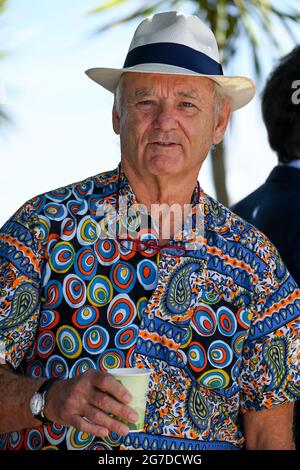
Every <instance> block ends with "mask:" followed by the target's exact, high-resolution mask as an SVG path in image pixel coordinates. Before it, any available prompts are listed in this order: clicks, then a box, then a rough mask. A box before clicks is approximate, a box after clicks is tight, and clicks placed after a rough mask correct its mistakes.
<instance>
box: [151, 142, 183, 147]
mask: <svg viewBox="0 0 300 470" xmlns="http://www.w3.org/2000/svg"><path fill="white" fill-rule="evenodd" d="M151 143H152V145H159V146H160V147H174V146H175V145H177V144H176V143H175V142H151Z"/></svg>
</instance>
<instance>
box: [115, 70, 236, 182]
mask: <svg viewBox="0 0 300 470" xmlns="http://www.w3.org/2000/svg"><path fill="white" fill-rule="evenodd" d="M122 81H123V82H122V103H121V113H120V116H119V115H118V113H117V111H116V109H115V108H114V111H113V125H114V130H115V132H116V133H117V134H120V141H121V154H122V161H124V160H125V161H126V163H127V164H129V165H130V166H131V167H133V168H135V169H136V170H137V171H138V173H140V174H145V172H146V173H150V174H152V175H175V174H185V172H189V171H193V170H195V171H197V172H198V171H199V168H200V167H201V165H202V163H203V161H204V159H205V157H206V155H207V153H208V151H209V149H210V147H211V145H212V144H214V143H218V142H219V141H220V140H222V138H223V134H224V132H225V128H226V125H227V122H228V118H229V114H230V105H228V106H229V107H228V112H227V113H226V116H224V117H223V118H222V119H220V115H219V116H215V113H214V105H215V92H214V84H213V82H212V81H211V80H209V79H208V78H206V77H201V78H199V77H189V76H185V77H182V76H180V75H162V74H140V73H126V74H125V75H124V76H123V77H122ZM220 114H221V113H220ZM225 121H226V122H225Z"/></svg>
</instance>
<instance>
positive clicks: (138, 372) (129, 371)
mask: <svg viewBox="0 0 300 470" xmlns="http://www.w3.org/2000/svg"><path fill="white" fill-rule="evenodd" d="M107 372H108V373H109V374H111V375H120V376H122V377H142V376H144V375H150V374H152V369H147V368H145V369H140V368H138V367H116V368H114V369H109V370H108V371H107Z"/></svg>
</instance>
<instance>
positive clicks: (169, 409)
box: [0, 170, 300, 450]
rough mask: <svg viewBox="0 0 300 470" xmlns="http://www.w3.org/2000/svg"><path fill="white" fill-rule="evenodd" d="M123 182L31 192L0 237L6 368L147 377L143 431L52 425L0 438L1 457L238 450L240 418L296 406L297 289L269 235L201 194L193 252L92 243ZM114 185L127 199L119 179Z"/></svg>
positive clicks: (0, 333)
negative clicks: (18, 452) (130, 371)
mask: <svg viewBox="0 0 300 470" xmlns="http://www.w3.org/2000/svg"><path fill="white" fill-rule="evenodd" d="M117 178H118V172H117V170H113V171H110V172H105V173H102V174H100V175H97V176H95V177H91V178H87V179H85V180H84V181H82V182H79V183H75V184H71V185H69V186H67V187H64V188H60V189H58V190H55V191H50V192H48V193H46V194H43V195H40V196H37V197H35V198H33V199H31V200H30V201H29V202H27V203H26V204H24V205H23V206H22V207H21V209H20V210H19V211H17V213H16V214H15V215H14V216H13V217H12V218H11V219H10V220H9V221H8V222H7V223H6V224H5V225H4V227H3V228H2V230H1V233H0V360H1V359H2V362H3V363H6V364H9V365H10V367H12V368H13V369H14V370H15V371H17V372H19V373H22V374H24V375H25V376H28V377H47V378H49V377H54V378H60V379H67V378H71V377H75V376H77V375H79V374H82V373H84V372H85V371H86V370H88V369H90V368H95V369H98V370H101V371H109V370H110V369H112V368H115V367H141V368H145V367H147V368H151V369H152V371H153V373H152V377H151V381H150V386H149V394H148V401H147V409H146V418H145V428H144V432H136V433H134V432H132V433H130V434H128V435H127V436H126V437H120V436H118V435H116V434H114V433H110V434H109V435H108V436H107V437H105V438H104V439H100V438H97V437H95V436H92V435H89V434H87V433H83V432H80V431H78V430H76V429H74V428H72V427H65V426H62V425H59V424H57V423H55V424H53V425H45V426H36V427H35V428H32V429H25V430H22V431H18V432H12V433H8V434H5V435H2V436H1V437H0V448H6V449H21V448H24V449H45V448H46V449H48V448H57V449H118V448H121V449H148V450H160V449H161V450H164V449H165V450H168V449H170V450H188V449H194V450H198V449H240V448H241V447H242V446H243V443H244V437H243V434H242V430H241V429H240V426H239V423H240V420H239V419H238V416H239V413H242V414H245V413H247V412H249V411H252V410H263V409H268V408H271V407H273V406H276V405H280V404H283V403H286V402H290V401H294V400H296V399H297V398H299V397H300V373H299V351H300V347H299V325H300V322H299V318H300V317H299V315H300V290H299V289H298V287H297V285H296V284H295V282H294V280H293V279H292V278H291V276H290V275H289V273H288V272H287V271H286V268H285V266H284V264H283V262H282V261H281V259H280V257H279V255H278V252H277V251H276V249H275V248H274V246H273V245H272V244H271V243H270V242H269V240H268V239H267V238H266V237H265V236H264V235H263V234H262V233H260V232H259V231H257V230H256V229H254V228H253V227H252V226H251V225H249V224H248V223H247V222H245V221H243V220H242V219H240V218H239V217H237V216H236V215H235V214H233V213H232V212H231V211H230V210H229V209H227V208H225V207H223V206H222V205H221V204H220V203H219V202H217V201H215V200H214V199H212V198H211V197H209V196H208V195H206V194H205V193H204V192H203V191H202V190H201V194H200V204H202V205H203V208H204V224H205V225H204V237H203V243H202V244H201V247H200V248H199V249H197V250H195V251H193V252H192V253H190V252H188V253H186V254H185V255H184V256H181V257H178V256H177V257H173V258H172V257H166V256H164V255H162V254H161V255H158V254H156V253H154V254H153V252H151V251H150V252H149V251H147V250H145V251H144V252H143V251H131V250H129V249H126V248H124V247H123V246H121V245H120V244H119V243H118V242H117V241H116V240H114V239H111V238H99V237H98V229H97V227H99V223H100V224H101V215H99V213H101V211H99V208H101V207H103V205H104V204H105V203H110V204H113V205H114V204H116V197H117V194H116V193H117ZM120 188H121V189H120V192H121V193H122V194H123V195H125V196H126V197H128V198H131V200H134V194H133V192H132V189H131V187H130V185H129V182H128V181H127V179H126V177H125V175H124V174H122V180H121V187H120ZM193 204H195V192H194V196H193Z"/></svg>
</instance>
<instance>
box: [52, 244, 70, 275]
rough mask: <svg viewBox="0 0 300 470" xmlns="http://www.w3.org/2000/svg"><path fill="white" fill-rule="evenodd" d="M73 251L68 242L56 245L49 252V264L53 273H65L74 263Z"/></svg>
mask: <svg viewBox="0 0 300 470" xmlns="http://www.w3.org/2000/svg"><path fill="white" fill-rule="evenodd" d="M74 259H75V250H74V247H73V246H72V245H71V243H69V242H59V243H57V244H56V245H55V246H54V248H53V250H52V251H51V254H50V258H49V264H50V267H51V269H52V271H54V272H55V273H66V272H67V271H68V270H69V269H70V268H71V266H72V265H73V263H74Z"/></svg>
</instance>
